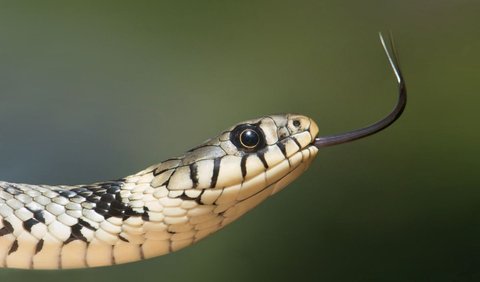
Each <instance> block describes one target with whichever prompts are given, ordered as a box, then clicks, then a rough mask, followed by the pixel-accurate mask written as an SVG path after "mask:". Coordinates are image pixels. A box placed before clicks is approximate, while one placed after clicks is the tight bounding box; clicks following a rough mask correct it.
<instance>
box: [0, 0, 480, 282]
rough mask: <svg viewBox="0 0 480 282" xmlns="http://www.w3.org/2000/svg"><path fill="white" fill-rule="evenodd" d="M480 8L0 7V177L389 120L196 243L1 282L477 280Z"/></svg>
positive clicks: (98, 169) (45, 176) (94, 173)
mask: <svg viewBox="0 0 480 282" xmlns="http://www.w3.org/2000/svg"><path fill="white" fill-rule="evenodd" d="M479 15H480V2H479V1H478V0H476V1H467V0H436V1H426V0H424V1H414V0H403V1H400V0H398V1H393V0H391V1H373V0H363V1H354V0H350V1H338V0H328V1H321V0H319V1H170V2H164V1H128V2H126V1H125V2H124V1H0V128H1V131H0V132H1V134H0V155H1V156H2V159H1V161H0V178H1V179H2V180H6V181H13V182H27V183H47V184H78V183H90V182H95V181H100V180H107V179H115V178H118V177H122V176H125V175H128V174H130V173H133V172H136V171H138V170H140V169H142V168H144V167H146V166H148V165H150V164H153V163H156V162H159V161H161V160H163V159H166V158H169V157H172V156H175V155H178V154H181V153H182V152H183V151H184V150H186V149H188V148H190V147H192V146H194V145H196V144H198V143H200V142H201V141H203V140H205V139H207V138H209V137H210V136H213V135H215V134H217V133H218V132H220V131H221V130H223V129H224V128H226V127H229V126H230V125H232V124H234V123H236V122H238V121H241V120H244V119H248V118H254V117H257V116H261V115H265V114H271V113H280V112H297V113H302V114H306V115H309V116H311V117H312V118H314V119H315V120H316V121H317V122H318V124H319V126H320V130H321V133H322V134H323V135H326V134H332V133H337V132H342V131H345V130H349V129H352V128H357V127H360V126H363V125H366V124H368V123H370V122H373V121H375V120H377V119H379V118H380V117H382V116H383V115H385V114H386V113H387V112H388V111H389V110H390V109H391V108H392V107H393V105H394V102H395V99H396V98H395V95H396V88H395V83H394V77H393V75H392V73H391V71H390V69H389V67H388V65H387V61H386V59H385V56H384V54H383V51H382V49H381V46H380V44H379V41H378V36H377V32H378V31H388V30H391V31H393V33H394V35H395V39H396V42H397V45H398V46H397V47H398V50H399V53H400V61H401V65H402V67H403V70H404V72H405V77H406V80H407V85H408V89H409V91H410V92H409V94H410V96H409V104H408V106H407V109H406V111H405V114H404V116H403V117H402V118H401V119H400V120H399V121H398V123H396V124H395V125H394V126H392V127H391V128H389V129H388V130H387V131H385V132H382V133H380V134H378V135H376V136H374V137H371V138H368V139H365V140H361V141H358V142H355V143H352V144H348V145H343V146H338V147H333V148H326V149H323V150H322V151H321V152H320V154H319V156H318V158H317V160H316V161H315V162H314V164H313V165H312V167H311V168H310V170H309V171H308V172H307V173H306V174H305V175H304V176H303V177H301V178H300V179H299V180H297V181H296V182H294V183H293V184H292V185H290V187H289V188H288V189H285V190H284V191H283V192H282V193H279V194H278V195H276V196H275V197H273V198H271V199H269V200H268V201H266V202H265V203H263V204H262V205H261V206H259V207H258V208H256V209H255V210H253V211H252V212H250V213H249V214H248V215H246V216H245V217H243V218H242V219H240V220H238V221H237V222H236V223H234V224H232V225H231V226H229V227H228V228H226V229H224V230H222V231H220V232H218V233H216V234H215V235H213V236H210V237H208V238H207V239H205V240H204V241H202V242H200V243H198V244H197V245H195V246H193V247H190V248H187V249H185V250H182V251H180V252H177V253H174V254H171V255H168V256H163V257H159V258H156V259H152V260H148V261H144V262H141V263H134V264H128V265H121V266H114V267H109V268H100V269H86V270H73V271H19V270H7V269H1V270H0V280H1V281H8V282H10V281H12V282H15V281H36V282H40V281H50V282H54V281H70V282H76V281H82V282H84V281H118V282H127V281H128V282H131V281H169V282H172V281H292V280H295V281H479V280H480V191H479V188H480V187H479V177H478V171H479V168H480V161H479V160H478V157H479V153H480V149H479V142H478V140H479V137H480V134H479V133H478V129H479V126H478V123H479V120H480V119H479V118H480V114H479V113H478V112H479V110H478V105H479V103H480V94H479V93H478V89H479V88H480V77H479V69H480V51H479V50H480V31H479V30H480V29H479V25H480V22H479Z"/></svg>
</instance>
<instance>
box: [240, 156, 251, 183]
mask: <svg viewBox="0 0 480 282" xmlns="http://www.w3.org/2000/svg"><path fill="white" fill-rule="evenodd" d="M248 156H250V155H248V154H245V155H243V156H242V160H241V161H240V168H241V169H242V178H245V175H247V159H248Z"/></svg>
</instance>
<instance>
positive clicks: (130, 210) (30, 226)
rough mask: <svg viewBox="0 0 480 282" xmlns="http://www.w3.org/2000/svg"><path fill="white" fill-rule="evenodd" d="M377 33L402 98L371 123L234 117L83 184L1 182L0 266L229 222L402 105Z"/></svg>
mask: <svg viewBox="0 0 480 282" xmlns="http://www.w3.org/2000/svg"><path fill="white" fill-rule="evenodd" d="M380 40H381V43H382V45H383V49H384V51H385V53H386V55H387V59H388V61H389V63H390V65H391V67H392V69H393V71H394V74H395V76H396V80H397V85H398V90H399V91H398V93H399V94H398V100H397V104H396V106H395V107H394V109H393V110H392V111H391V113H390V114H389V115H387V116H386V117H384V118H383V119H381V120H380V121H378V122H376V123H373V124H372V125H370V126H367V127H364V128H361V129H357V130H353V131H349V132H346V133H341V134H336V135H330V136H324V137H319V136H318V133H319V127H318V125H317V123H316V122H315V121H314V120H313V119H311V118H310V117H307V116H304V115H300V114H277V115H268V116H263V117H261V118H257V119H251V120H247V121H243V122H240V123H238V124H236V125H234V126H232V127H230V128H228V129H227V130H224V131H222V132H221V133H220V134H219V135H218V136H216V137H213V138H211V139H208V140H207V141H205V142H203V143H202V144H200V145H198V146H196V147H194V148H193V149H191V150H188V151H187V152H186V153H184V154H183V155H181V156H178V157H174V158H170V159H167V160H165V161H163V162H161V163H158V164H155V165H152V166H150V167H148V168H146V169H143V170H141V171H140V172H138V173H135V174H132V175H129V176H126V177H123V178H120V179H117V180H113V181H105V182H98V183H94V184H89V185H74V186H71V185H59V186H54V185H30V184H21V183H9V182H3V181H2V182H0V267H4V268H20V269H71V268H86V267H100V266H110V265H117V264H123V263H129V262H134V261H140V260H144V259H149V258H152V257H157V256H160V255H165V254H168V253H172V252H175V251H177V250H180V249H183V248H185V247H187V246H190V245H192V244H194V243H196V242H198V241H200V240H201V239H203V238H205V237H206V236H208V235H210V234H212V233H214V232H216V231H218V230H219V229H221V228H223V227H225V226H227V225H229V224H230V223H232V222H234V221H235V220H236V219H238V218H239V217H241V216H242V215H244V214H245V213H247V212H248V211H250V210H251V209H252V208H254V207H255V206H257V205H258V204H260V203H261V202H263V201H264V200H265V199H267V198H269V197H270V196H272V195H274V194H276V193H278V192H279V191H281V190H282V189H283V188H284V187H285V186H287V185H288V184H290V183H291V182H292V181H294V180H295V179H296V178H298V177H299V176H300V175H302V174H303V173H304V172H305V171H306V170H307V168H308V167H309V166H310V164H311V163H312V161H313V160H314V159H315V157H316V156H317V153H318V151H319V149H322V148H324V147H328V146H332V145H337V144H342V143H346V142H350V141H353V140H357V139H360V138H363V137H366V136H369V135H372V134H374V133H377V132H379V131H380V130H382V129H384V128H386V127H388V126H389V125H391V124H392V123H393V122H394V121H395V120H397V119H398V117H399V116H400V115H401V114H402V112H403V110H404V108H405V105H406V87H405V82H404V79H403V75H402V73H401V71H400V68H399V64H398V58H397V55H396V51H395V48H394V45H393V40H392V39H391V38H390V40H389V41H387V43H386V41H385V40H384V39H383V37H382V35H381V34H380Z"/></svg>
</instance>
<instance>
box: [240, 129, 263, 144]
mask: <svg viewBox="0 0 480 282" xmlns="http://www.w3.org/2000/svg"><path fill="white" fill-rule="evenodd" d="M240 142H241V143H242V145H243V146H245V147H247V148H253V147H255V146H257V144H258V143H259V142H260V139H259V137H258V133H256V132H255V131H254V130H251V129H245V130H244V131H243V132H242V133H241V134H240Z"/></svg>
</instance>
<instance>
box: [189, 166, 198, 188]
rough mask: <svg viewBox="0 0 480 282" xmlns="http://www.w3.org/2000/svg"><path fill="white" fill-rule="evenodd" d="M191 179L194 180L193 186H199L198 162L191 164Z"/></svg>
mask: <svg viewBox="0 0 480 282" xmlns="http://www.w3.org/2000/svg"><path fill="white" fill-rule="evenodd" d="M190 179H191V180H192V183H193V187H192V188H197V186H198V167H197V163H192V164H190Z"/></svg>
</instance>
